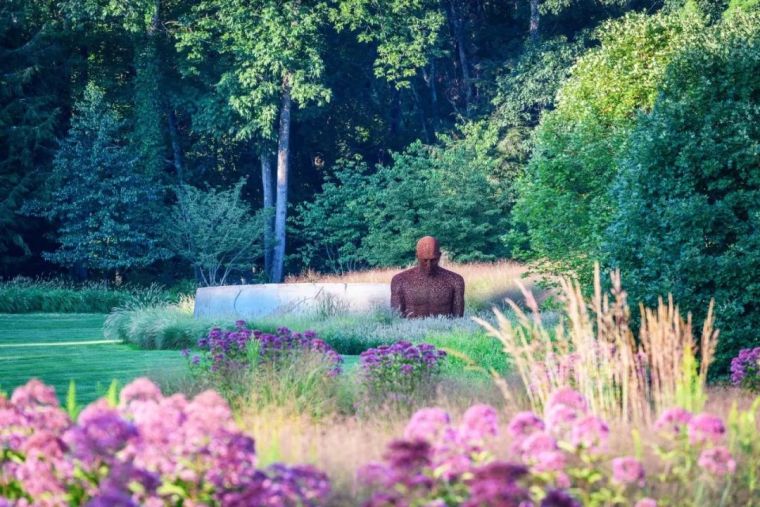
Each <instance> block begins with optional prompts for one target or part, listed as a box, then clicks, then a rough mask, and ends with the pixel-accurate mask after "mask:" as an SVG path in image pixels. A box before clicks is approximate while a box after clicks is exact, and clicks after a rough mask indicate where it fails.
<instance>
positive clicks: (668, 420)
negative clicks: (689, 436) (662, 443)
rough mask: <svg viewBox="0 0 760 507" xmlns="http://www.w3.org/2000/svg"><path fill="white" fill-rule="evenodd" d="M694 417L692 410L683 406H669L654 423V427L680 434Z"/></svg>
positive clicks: (658, 429)
mask: <svg viewBox="0 0 760 507" xmlns="http://www.w3.org/2000/svg"><path fill="white" fill-rule="evenodd" d="M692 417H693V416H692V415H691V412H689V411H688V410H684V409H682V408H681V407H673V408H669V409H667V410H666V411H664V412H663V413H662V414H660V417H658V418H657V421H655V423H654V428H655V429H656V430H657V431H662V432H666V433H672V434H675V435H678V434H680V433H681V431H683V430H684V429H685V428H686V426H687V425H688V424H689V421H691V418H692Z"/></svg>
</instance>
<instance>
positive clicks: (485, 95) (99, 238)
mask: <svg viewBox="0 0 760 507" xmlns="http://www.w3.org/2000/svg"><path fill="white" fill-rule="evenodd" d="M757 6H758V2H757V1H756V0H728V1H715V0H700V1H695V0H689V1H688V2H685V3H684V2H680V1H669V2H664V3H663V2H660V1H651V0H650V1H641V0H634V1H621V0H601V1H595V0H547V1H539V0H530V1H501V0H493V1H488V0H406V1H405V0H375V1H372V0H323V1H317V0H301V1H295V0H294V1H270V0H248V1H244V0H195V1H193V0H186V1H182V0H130V1H116V0H63V1H60V0H56V1H53V0H6V1H4V2H3V3H2V5H0V227H2V234H1V235H0V276H2V277H3V278H6V279H10V278H13V277H15V276H18V275H25V276H33V277H34V276H49V275H51V274H53V275H55V274H58V275H64V276H68V277H72V278H75V279H78V280H84V279H104V280H108V281H109V283H120V282H121V281H124V280H126V281H128V282H132V283H150V282H153V281H158V282H160V283H162V284H164V285H172V284H176V283H177V282H178V281H181V280H183V279H192V280H193V281H195V282H196V283H200V284H206V285H209V284H210V285H213V284H220V283H241V282H261V281H281V280H282V279H283V278H284V276H286V275H287V274H299V273H303V272H305V271H307V270H314V271H317V272H321V273H333V272H345V271H352V270H358V269H364V268H370V267H383V266H400V265H405V264H408V263H410V262H411V261H412V260H413V249H412V246H413V244H414V240H415V239H416V238H418V237H419V236H422V235H425V234H433V235H436V236H438V237H439V238H440V239H441V241H442V247H443V248H444V250H445V251H446V252H447V255H448V256H449V257H450V258H451V259H453V260H456V261H463V262H467V261H489V260H497V259H503V258H513V259H519V260H525V261H530V262H534V263H536V264H535V265H538V266H539V267H540V268H541V269H544V270H548V271H551V272H563V273H572V274H574V275H576V276H578V277H580V278H581V279H583V280H586V281H588V280H590V276H591V272H592V267H593V263H594V262H600V263H601V264H602V266H603V267H604V268H605V269H612V268H620V269H621V270H622V272H623V280H624V285H625V287H627V289H628V290H629V292H630V295H631V300H632V301H634V302H636V301H642V302H644V303H646V304H650V305H651V304H654V303H655V302H656V298H657V296H658V295H665V294H667V293H671V294H673V295H674V298H675V300H676V301H677V302H678V303H679V304H680V305H681V307H682V309H683V310H685V311H693V312H694V313H695V317H696V320H697V321H699V319H700V318H701V317H702V316H703V314H704V312H705V311H706V308H707V306H708V302H709V300H710V299H712V298H714V299H715V300H716V314H717V316H718V319H719V320H718V326H719V327H720V328H721V329H722V334H721V349H722V350H721V351H720V353H719V357H718V369H719V370H720V369H723V370H724V371H725V368H726V366H727V361H728V360H729V359H730V357H732V356H733V355H735V352H736V351H737V350H738V349H739V348H741V347H751V346H757V345H760V337H759V336H758V334H757V332H756V331H755V330H756V329H757V328H758V327H760V306H759V305H758V301H760V281H758V278H757V276H756V273H760V100H759V99H760V82H759V81H760V80H758V79H757V76H759V75H760V36H759V35H760V15H759V14H758V7H757Z"/></svg>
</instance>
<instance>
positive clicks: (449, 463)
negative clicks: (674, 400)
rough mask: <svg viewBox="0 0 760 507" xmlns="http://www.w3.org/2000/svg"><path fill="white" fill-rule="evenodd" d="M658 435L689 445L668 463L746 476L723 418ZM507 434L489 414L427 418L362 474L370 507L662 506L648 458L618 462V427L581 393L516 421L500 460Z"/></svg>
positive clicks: (696, 418) (416, 419)
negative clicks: (613, 434) (683, 461)
mask: <svg viewBox="0 0 760 507" xmlns="http://www.w3.org/2000/svg"><path fill="white" fill-rule="evenodd" d="M655 429H656V430H657V431H659V432H663V433H666V434H667V435H668V437H669V438H668V440H669V441H670V442H672V443H677V442H678V441H680V442H682V443H683V444H684V445H683V446H682V448H680V449H677V450H676V451H675V452H665V453H664V455H667V456H676V457H677V456H679V455H680V456H682V457H686V455H687V454H690V453H697V454H694V459H695V460H696V462H697V464H698V466H699V467H700V469H701V470H702V471H703V472H706V473H709V474H712V475H713V476H717V477H720V476H723V475H726V474H731V473H733V472H734V471H735V470H736V462H735V461H734V459H733V457H732V456H731V454H730V452H729V451H728V450H727V449H726V448H725V447H723V445H722V441H723V439H724V438H725V432H726V429H725V426H724V424H723V421H722V420H721V419H720V418H719V417H716V416H714V415H712V414H709V413H702V414H698V415H693V414H691V413H689V412H688V411H686V410H683V409H680V408H674V409H670V410H668V411H665V412H663V414H662V415H661V417H660V418H659V420H658V421H657V423H656V425H655ZM500 433H501V432H500V424H499V418H498V414H497V412H496V410H495V409H494V408H493V407H490V406H488V405H475V406H473V407H471V408H470V409H469V410H467V412H466V413H465V414H464V416H463V417H462V419H461V421H460V422H459V424H454V423H453V422H452V419H451V417H450V415H449V414H448V413H447V412H445V411H444V410H442V409H440V408H425V409H422V410H419V411H418V412H416V413H415V414H414V415H413V416H412V418H411V419H410V421H409V423H408V424H407V426H406V429H405V431H404V435H403V438H402V439H398V440H394V441H392V442H391V443H390V444H389V445H388V447H387V450H386V454H385V455H384V461H383V462H382V463H372V464H370V465H368V466H366V467H364V468H363V469H362V470H361V471H360V476H361V478H362V479H363V481H364V482H365V483H366V484H369V485H370V486H371V487H373V488H374V489H373V491H374V493H373V494H372V496H371V498H370V500H369V501H368V503H367V504H366V505H368V506H371V507H375V506H391V505H393V506H396V505H429V506H438V505H440V506H444V505H464V506H504V507H534V506H540V507H548V506H567V507H572V506H577V505H581V502H587V501H590V499H591V498H601V497H608V498H613V497H614V498H625V499H626V501H627V502H628V503H627V505H634V506H635V507H656V506H657V501H655V500H654V499H652V498H650V497H647V496H646V492H647V488H648V487H650V486H653V484H654V482H656V480H655V477H656V474H654V473H652V481H653V484H648V482H647V473H646V471H645V468H644V464H643V463H642V462H641V461H640V459H639V458H637V457H635V456H610V454H609V452H608V448H609V446H608V440H609V435H610V429H609V427H608V426H607V424H606V423H605V421H603V420H602V419H601V418H599V417H597V416H595V415H594V414H592V413H591V412H590V410H589V405H588V402H587V400H586V399H585V398H584V397H583V396H582V395H581V394H580V393H578V392H577V391H575V390H573V389H570V388H562V389H558V390H556V391H555V392H554V393H552V395H551V396H550V399H549V401H548V403H547V406H546V408H545V413H544V417H543V418H542V417H540V416H538V415H536V414H535V413H533V412H520V413H517V414H516V415H514V416H513V417H512V419H511V421H509V423H508V425H507V426H506V436H508V437H509V439H510V443H509V448H508V455H507V456H508V460H506V461H505V460H500V459H497V458H496V456H497V454H498V449H495V448H494V446H495V445H497V444H498V443H499V442H500V440H499V437H500V436H501V435H500ZM674 437H675V438H674ZM679 439H680V440H679ZM679 453H680V454H679ZM697 455H698V458H697ZM689 459H690V458H689ZM666 468H668V467H666ZM698 473H699V471H698ZM592 477H593V480H592V479H590V478H592ZM594 495H596V496H594Z"/></svg>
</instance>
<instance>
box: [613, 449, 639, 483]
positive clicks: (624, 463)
mask: <svg viewBox="0 0 760 507" xmlns="http://www.w3.org/2000/svg"><path fill="white" fill-rule="evenodd" d="M612 480H614V481H615V482H617V483H619V484H637V485H639V486H644V465H642V464H641V461H639V460H637V459H636V458H633V457H631V456H623V457H620V458H615V459H613V460H612Z"/></svg>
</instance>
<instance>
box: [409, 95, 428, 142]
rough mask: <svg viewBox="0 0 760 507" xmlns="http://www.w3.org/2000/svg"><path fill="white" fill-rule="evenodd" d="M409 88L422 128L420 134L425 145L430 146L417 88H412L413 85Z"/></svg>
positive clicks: (425, 119)
mask: <svg viewBox="0 0 760 507" xmlns="http://www.w3.org/2000/svg"><path fill="white" fill-rule="evenodd" d="M410 88H411V89H412V97H414V106H415V108H416V109H417V112H418V113H419V115H420V126H421V127H422V133H423V134H424V135H425V143H426V144H430V141H431V140H430V131H429V130H428V126H427V118H425V109H424V107H423V105H422V101H421V100H420V95H419V93H417V88H415V87H414V84H412V86H411V87H410Z"/></svg>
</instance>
